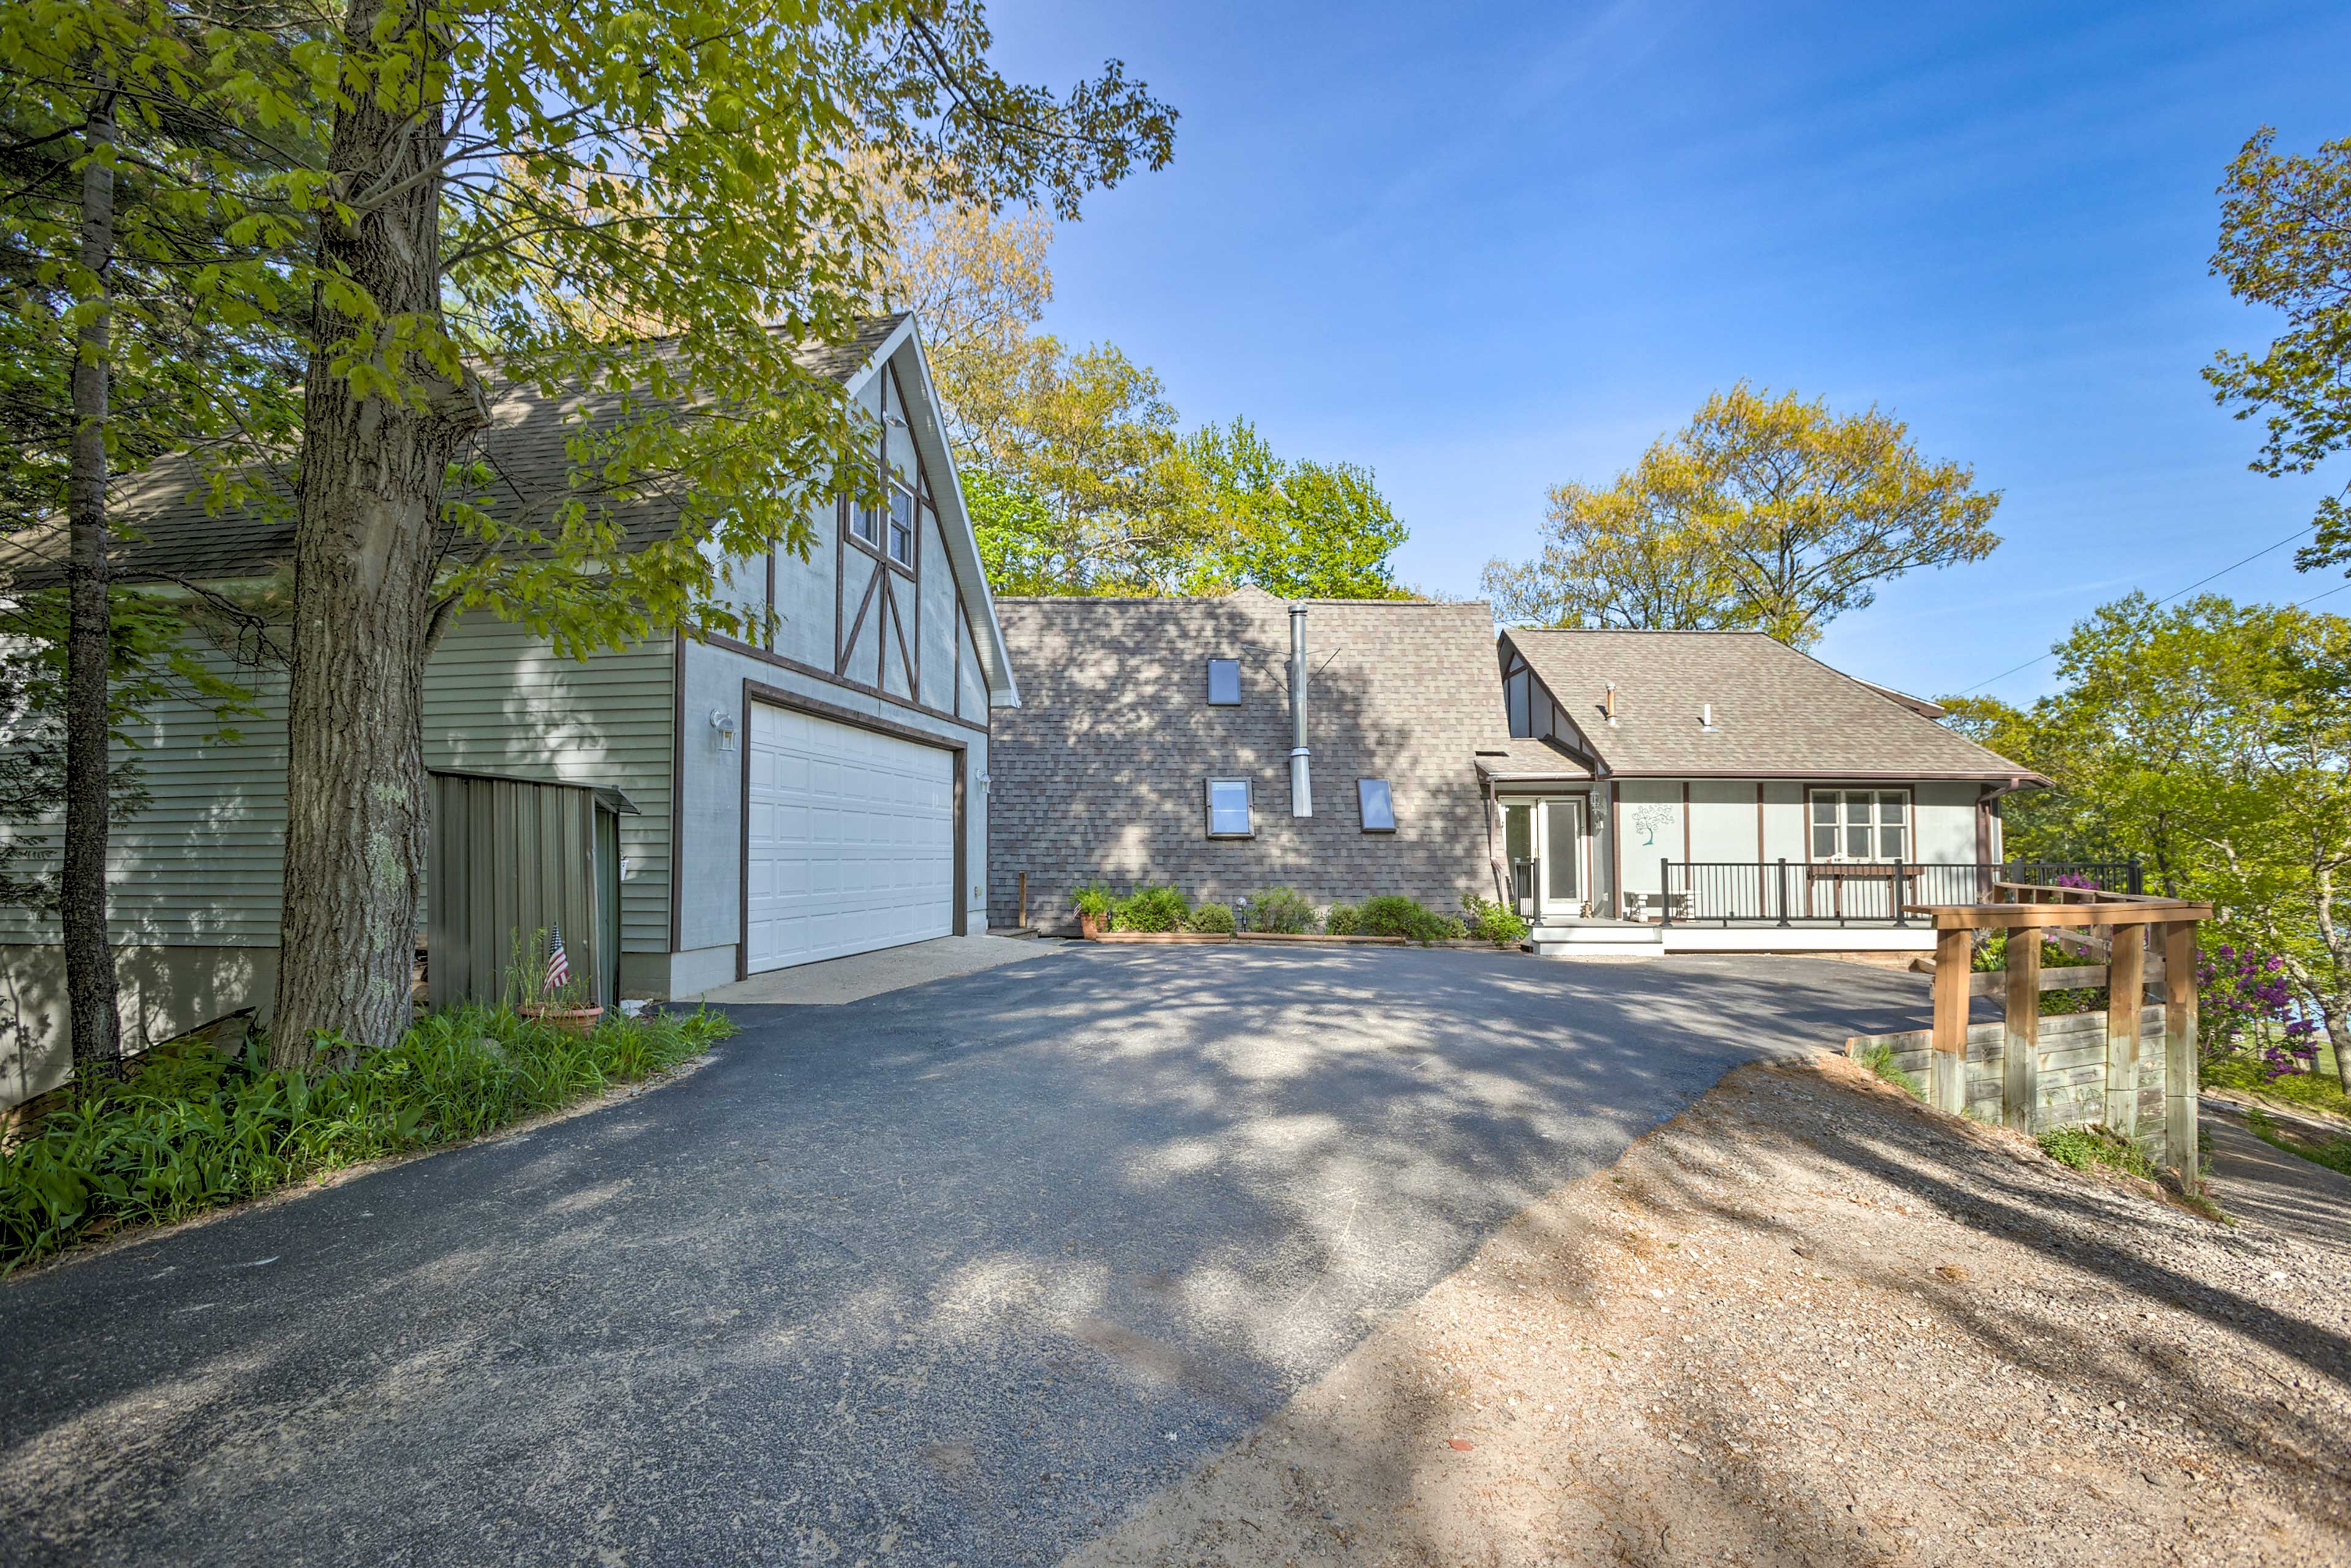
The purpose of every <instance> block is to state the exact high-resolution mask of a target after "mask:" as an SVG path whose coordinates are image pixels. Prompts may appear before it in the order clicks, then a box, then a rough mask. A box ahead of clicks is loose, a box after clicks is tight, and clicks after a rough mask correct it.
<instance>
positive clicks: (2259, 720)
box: [1947, 594, 2351, 1064]
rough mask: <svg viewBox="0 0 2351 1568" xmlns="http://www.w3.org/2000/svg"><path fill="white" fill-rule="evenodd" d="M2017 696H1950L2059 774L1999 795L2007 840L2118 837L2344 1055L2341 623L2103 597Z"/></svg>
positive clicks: (2349, 930)
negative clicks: (2038, 791)
mask: <svg viewBox="0 0 2351 1568" xmlns="http://www.w3.org/2000/svg"><path fill="white" fill-rule="evenodd" d="M2055 651H2056V653H2057V659H2058V676H2059V680H2060V682H2061V685H2060V689H2059V690H2058V691H2057V692H2056V693H2054V694H2053V695H2050V696H2046V697H2043V698H2042V699H2041V700H2040V701H2039V702H2037V703H2035V704H2034V705H2033V706H2032V708H2031V709H2030V710H2019V709H2017V708H2015V707H2012V706H2009V705H2005V704H2000V703H1995V702H1990V701H1985V700H1982V699H1965V698H1962V699H1954V700H1953V701H1952V702H1951V703H1950V704H1949V705H1947V706H1952V708H1953V710H1954V711H1953V721H1954V722H1955V724H1956V725H1957V726H1958V727H1960V728H1962V729H1964V730H1966V731H1967V732H1968V733H1970V735H1972V736H1974V737H1977V738H1980V739H1981V740H1983V741H1984V743H1985V744H1986V745H1989V746H1991V747H1994V748H1995V749H1997V750H1999V751H2001V753H2002V754H2003V755H2005V756H2008V757H2011V758H2014V759H2015V760H2017V761H2019V762H2022V763H2024V764H2025V765H2026V766H2028V767H2031V768H2035V769H2037V770H2039V771H2040V772H2043V773H2044V774H2047V775H2048V776H2049V777H2050V778H2052V779H2055V780H2056V782H2057V784H2058V791H2057V793H2056V795H2055V796H2054V797H2053V798H2051V799H2048V800H2042V801H2033V800H2031V799H2030V798H2026V799H2025V800H2022V801H2019V800H2011V803H2010V805H2009V808H2008V822H2009V845H2010V850H2011V853H2014V854H2017V855H2020V856H2022V857H2025V858H2037V857H2041V856H2050V857H2053V858H2055V857H2060V856H2069V855H2071V854H2074V853H2076V852H2084V851H2098V852H2107V853H2111V852H2116V851H2120V852H2128V853H2136V854H2138V855H2140V856H2142V857H2144V858H2145V859H2146V860H2147V862H2149V864H2150V867H2151V869H2152V872H2153V877H2154V883H2155V886H2156V888H2157V889H2158V891H2161V892H2164V893H2168V894H2175V895H2179V896H2193V897H2197V898H2201V899H2207V900H2210V901H2211V902H2213V903H2214V904H2219V905H2220V906H2221V907H2222V908H2223V909H2224V911H2225V912H2226V920H2225V922H2224V925H2223V932H2224V935H2225V936H2227V937H2228V938H2230V939H2234V940H2239V941H2248V942H2251V943H2252V944H2253V945H2255V946H2259V947H2261V948H2262V950H2264V951H2268V952H2273V953H2276V954H2278V955H2280V956H2282V957H2283V959H2284V961H2285V964H2286V968H2287V973H2288V974H2289V976H2290V977H2292V979H2293V981H2294V986H2295V988H2296V989H2297V991H2298V992H2299V993H2300V995H2301V996H2302V997H2303V998H2304V1000H2305V1001H2306V1002H2307V1004H2308V1005H2309V1006H2310V1008H2311V1009H2312V1010H2313V1011H2314V1012H2315V1013H2317V1014H2318V1015H2319V1016H2320V1017H2322V1018H2323V1019H2325V1021H2326V1025H2327V1030H2328V1032H2329V1035H2330V1036H2331V1037H2332V1039H2333V1040H2334V1042H2335V1050H2336V1059H2337V1061H2338V1064H2341V1063H2344V1062H2346V1061H2351V886H2346V881H2345V878H2346V872H2351V701H2346V692H2345V690H2344V688H2343V686H2342V684H2341V680H2340V675H2339V672H2341V671H2343V670H2344V669H2346V667H2351V621H2346V620H2345V619H2344V618H2343V617H2341V616H2335V615H2327V614H2322V613H2317V612H2312V611H2307V610H2301V609H2297V608H2294V607H2293V606H2276V605H2241V604H2236V603H2233V602H2231V601H2229V600H2227V599H2224V598H2221V597H2220V596H2219V595H2214V594H2206V595H2201V596H2199V597H2198V598H2195V599H2192V600H2189V601H2185V602H2182V603H2179V604H2176V605H2171V606H2168V607H2158V606H2157V605H2155V604H2154V603H2152V602H2151V601H2149V600H2148V599H2147V596H2146V595H2144V594H2133V595H2132V596H2130V597H2129V598H2126V599H2123V600H2119V601H2116V602H2114V603H2112V604H2107V605H2105V606H2102V607H2101V608H2099V609H2098V610H2096V611H2095V612H2093V613H2092V614H2091V615H2089V616H2088V617H2087V618H2085V620H2083V621H2082V622H2080V623H2078V624H2077V625H2076V626H2074V629H2073V631H2072V632H2071V633H2069V634H2068V635H2067V636H2066V638H2065V639H2064V641H2063V642H2061V643H2058V644H2057V647H2056V650H2055Z"/></svg>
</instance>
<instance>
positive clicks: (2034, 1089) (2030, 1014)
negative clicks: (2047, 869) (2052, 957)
mask: <svg viewBox="0 0 2351 1568" xmlns="http://www.w3.org/2000/svg"><path fill="white" fill-rule="evenodd" d="M2001 1056H2002V1065H2003V1066H2004V1068H2005V1070H2006V1071H2005V1072H2004V1074H2003V1075H2002V1078H2001V1122H2002V1123H2003V1124H2006V1125H2008V1126H2011V1127H2013V1128H2015V1129H2016V1130H2017V1131H2018V1132H2020V1133H2030V1132H2031V1131H2032V1113H2033V1110H2034V1108H2035V1107H2036V1106H2037V1105H2038V1104H2039V1103H2040V1100H2041V933H2040V932H2038V931H2011V932H2009V933H2008V1030H2007V1037H2006V1039H2005V1040H2003V1041H2002V1042H2001Z"/></svg>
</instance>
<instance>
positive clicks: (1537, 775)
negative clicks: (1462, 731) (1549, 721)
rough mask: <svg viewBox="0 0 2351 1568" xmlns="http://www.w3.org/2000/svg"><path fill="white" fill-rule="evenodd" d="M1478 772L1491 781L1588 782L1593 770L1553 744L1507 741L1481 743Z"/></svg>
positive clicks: (1560, 746)
mask: <svg viewBox="0 0 2351 1568" xmlns="http://www.w3.org/2000/svg"><path fill="white" fill-rule="evenodd" d="M1478 771H1479V772H1480V773H1482V774H1484V775H1485V776H1486V777H1487V778H1489V779H1589V778H1591V777H1592V768H1591V767H1590V765H1588V764H1587V763H1585V762H1584V760H1583V758H1580V757H1577V756H1576V755H1575V754H1574V753H1573V752H1572V751H1570V750H1568V749H1567V747H1564V746H1562V745H1560V744H1559V743H1558V742H1557V741H1553V740H1541V739H1536V740H1527V739H1520V738H1516V737H1504V738H1502V739H1499V740H1481V741H1479V743H1478Z"/></svg>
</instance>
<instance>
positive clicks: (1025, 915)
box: [1020, 871, 1029, 931]
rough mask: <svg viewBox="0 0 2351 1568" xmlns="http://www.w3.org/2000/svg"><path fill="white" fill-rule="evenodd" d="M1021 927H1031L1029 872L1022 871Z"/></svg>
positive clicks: (1024, 929)
mask: <svg viewBox="0 0 2351 1568" xmlns="http://www.w3.org/2000/svg"><path fill="white" fill-rule="evenodd" d="M1020 928H1021V929H1022V930H1023V931H1026V930H1027V929H1028V928H1029V873H1027V872H1025V871H1024V872H1022V873H1020Z"/></svg>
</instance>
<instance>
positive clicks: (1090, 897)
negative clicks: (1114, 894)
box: [1070, 882, 1110, 942]
mask: <svg viewBox="0 0 2351 1568" xmlns="http://www.w3.org/2000/svg"><path fill="white" fill-rule="evenodd" d="M1070 897H1071V901H1072V902H1074V903H1075V904H1077V906H1078V933H1079V935H1080V936H1083V937H1084V938H1085V939H1086V940H1087V941H1089V942H1096V941H1100V940H1101V939H1102V933H1103V932H1105V931H1107V930H1109V929H1110V889H1109V888H1107V887H1105V886H1103V885H1102V883H1098V882H1090V883H1086V885H1085V886H1083V887H1081V888H1078V889H1076V890H1075V891H1074V892H1072V893H1071V894H1070Z"/></svg>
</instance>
